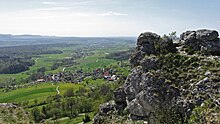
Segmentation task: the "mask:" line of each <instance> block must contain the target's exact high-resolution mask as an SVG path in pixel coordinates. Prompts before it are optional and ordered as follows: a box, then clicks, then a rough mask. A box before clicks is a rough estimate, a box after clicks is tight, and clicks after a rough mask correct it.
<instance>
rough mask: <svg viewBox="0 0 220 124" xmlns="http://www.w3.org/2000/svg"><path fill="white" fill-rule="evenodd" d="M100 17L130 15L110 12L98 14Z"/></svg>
mask: <svg viewBox="0 0 220 124" xmlns="http://www.w3.org/2000/svg"><path fill="white" fill-rule="evenodd" d="M97 15H98V16H126V15H128V14H125V13H119V12H113V11H108V12H105V13H101V14H97Z"/></svg>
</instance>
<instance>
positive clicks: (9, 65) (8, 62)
mask: <svg viewBox="0 0 220 124" xmlns="http://www.w3.org/2000/svg"><path fill="white" fill-rule="evenodd" d="M32 65H34V61H33V60H31V58H30V57H24V58H10V57H4V58H1V57H0V74H15V73H19V72H22V71H26V70H28V69H29V66H32Z"/></svg>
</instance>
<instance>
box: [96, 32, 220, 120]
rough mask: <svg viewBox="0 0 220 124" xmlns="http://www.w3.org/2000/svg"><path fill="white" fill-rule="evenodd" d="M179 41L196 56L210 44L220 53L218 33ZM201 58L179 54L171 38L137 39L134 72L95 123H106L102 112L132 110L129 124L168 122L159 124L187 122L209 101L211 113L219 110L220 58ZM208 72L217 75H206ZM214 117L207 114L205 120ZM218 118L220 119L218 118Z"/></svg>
mask: <svg viewBox="0 0 220 124" xmlns="http://www.w3.org/2000/svg"><path fill="white" fill-rule="evenodd" d="M181 41H182V42H183V45H184V46H186V47H189V46H190V47H192V48H193V50H195V51H196V50H200V49H201V47H202V46H203V47H209V45H212V47H209V48H207V49H208V50H212V52H214V51H218V50H219V51H220V46H218V44H219V39H218V32H216V31H212V30H198V31H187V32H184V33H183V34H182V35H181ZM168 53H169V54H168ZM202 58H203V57H201V58H197V57H195V56H187V55H185V54H184V55H181V53H176V48H175V46H174V44H173V42H172V40H170V39H169V38H168V37H163V38H161V37H160V36H159V35H157V34H155V33H150V32H146V33H142V34H141V35H140V36H139V38H138V42H137V47H136V51H135V52H134V53H133V55H132V56H131V60H130V61H131V64H132V65H133V69H132V71H131V73H130V74H129V76H128V77H127V79H126V81H125V83H124V84H123V85H122V86H121V87H120V88H118V89H117V90H116V91H115V92H114V96H115V97H114V101H115V103H114V104H110V103H107V104H103V105H102V106H101V107H100V113H99V115H101V116H97V117H96V118H95V122H96V124H100V123H102V122H103V121H100V120H103V118H104V116H103V115H108V114H103V113H109V111H114V110H116V111H117V112H119V113H120V112H123V110H124V111H127V110H128V113H129V115H130V116H129V117H130V119H133V120H136V119H140V120H148V121H149V123H150V124H151V123H152V124H154V123H157V122H156V121H157V119H158V118H159V119H161V120H163V119H164V118H165V119H164V120H165V121H164V120H163V121H162V122H161V123H176V122H177V121H178V123H187V122H188V120H187V119H189V117H190V115H191V114H192V111H193V109H194V108H196V107H198V106H204V104H207V103H205V102H207V101H212V102H213V106H214V107H213V106H212V108H215V107H216V108H219V109H220V102H219V98H218V97H217V96H218V95H217V94H219V93H220V90H219V88H220V78H219V77H220V73H219V70H220V67H219V68H216V67H217V66H219V65H220V63H219V64H217V63H218V62H219V58H218V57H217V58H216V59H218V60H215V61H214V59H213V58H212V59H210V58H205V57H204V58H203V59H202ZM207 68H215V69H216V70H215V69H213V70H215V71H213V72H212V71H209V70H205V69H207ZM195 73H196V74H195ZM214 111H216V110H214ZM173 114H174V115H173ZM212 114H213V113H211V114H209V113H208V114H207V116H209V115H211V116H212ZM214 114H215V113H214ZM216 115H217V116H216V117H220V114H216ZM152 116H153V117H152ZM151 118H154V119H151ZM155 119H156V120H155ZM169 119H170V120H169ZM174 119H177V120H174ZM151 120H153V121H151ZM161 120H160V121H161ZM150 121H151V122H150ZM219 121H220V120H219ZM213 122H214V121H213ZM215 122H218V119H217V121H215Z"/></svg>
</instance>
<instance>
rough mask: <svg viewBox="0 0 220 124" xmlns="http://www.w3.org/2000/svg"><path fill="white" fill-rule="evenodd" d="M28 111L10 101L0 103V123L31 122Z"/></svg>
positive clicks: (18, 123)
mask: <svg viewBox="0 0 220 124" xmlns="http://www.w3.org/2000/svg"><path fill="white" fill-rule="evenodd" d="M31 123H34V122H33V121H32V120H31V117H30V115H29V113H27V112H26V111H25V110H24V109H22V108H20V107H18V106H17V105H14V104H12V103H0V124H31Z"/></svg>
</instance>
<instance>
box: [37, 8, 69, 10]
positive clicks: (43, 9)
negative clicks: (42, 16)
mask: <svg viewBox="0 0 220 124" xmlns="http://www.w3.org/2000/svg"><path fill="white" fill-rule="evenodd" d="M58 10H69V8H68V7H48V8H40V9H37V11H58Z"/></svg>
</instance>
